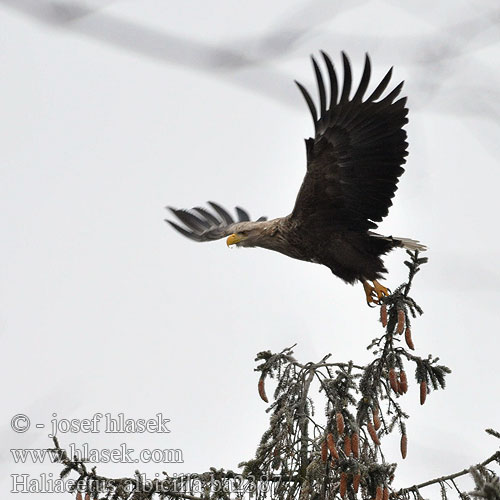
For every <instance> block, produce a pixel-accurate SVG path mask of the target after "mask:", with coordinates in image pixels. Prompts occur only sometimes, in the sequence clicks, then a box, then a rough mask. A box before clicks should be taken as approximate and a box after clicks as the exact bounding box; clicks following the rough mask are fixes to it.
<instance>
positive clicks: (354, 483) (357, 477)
mask: <svg viewBox="0 0 500 500" xmlns="http://www.w3.org/2000/svg"><path fill="white" fill-rule="evenodd" d="M360 481H361V474H360V473H359V472H358V473H357V474H356V475H355V476H354V477H353V478H352V489H353V490H354V493H357V492H358V489H359V482H360Z"/></svg>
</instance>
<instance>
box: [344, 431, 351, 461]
mask: <svg viewBox="0 0 500 500" xmlns="http://www.w3.org/2000/svg"><path fill="white" fill-rule="evenodd" d="M351 451H352V443H351V438H350V437H349V436H347V435H346V437H345V438H344V453H345V454H346V457H349V456H350V454H351Z"/></svg>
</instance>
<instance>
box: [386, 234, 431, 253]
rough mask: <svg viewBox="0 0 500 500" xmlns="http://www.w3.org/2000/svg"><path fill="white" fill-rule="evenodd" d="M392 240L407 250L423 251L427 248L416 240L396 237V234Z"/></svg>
mask: <svg viewBox="0 0 500 500" xmlns="http://www.w3.org/2000/svg"><path fill="white" fill-rule="evenodd" d="M393 240H395V241H396V242H399V246H401V247H403V248H406V249H407V250H412V251H415V250H418V251H419V252H425V251H426V250H427V247H426V246H425V245H423V244H422V243H420V241H417V240H412V239H410V238H398V237H397V236H396V237H394V238H393Z"/></svg>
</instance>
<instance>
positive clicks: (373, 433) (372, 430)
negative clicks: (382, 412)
mask: <svg viewBox="0 0 500 500" xmlns="http://www.w3.org/2000/svg"><path fill="white" fill-rule="evenodd" d="M367 427H368V433H369V434H370V437H371V438H372V441H373V442H374V443H375V444H376V445H377V446H380V440H379V438H378V436H377V431H376V430H375V427H373V424H372V423H371V422H370V421H369V420H368V424H367Z"/></svg>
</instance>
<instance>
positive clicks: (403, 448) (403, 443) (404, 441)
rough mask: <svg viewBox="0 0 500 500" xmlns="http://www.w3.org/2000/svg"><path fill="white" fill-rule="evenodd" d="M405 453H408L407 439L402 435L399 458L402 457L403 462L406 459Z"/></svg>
mask: <svg viewBox="0 0 500 500" xmlns="http://www.w3.org/2000/svg"><path fill="white" fill-rule="evenodd" d="M407 451H408V438H407V437H406V434H403V435H402V436H401V456H402V457H403V460H404V459H405V458H406V453H407Z"/></svg>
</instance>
